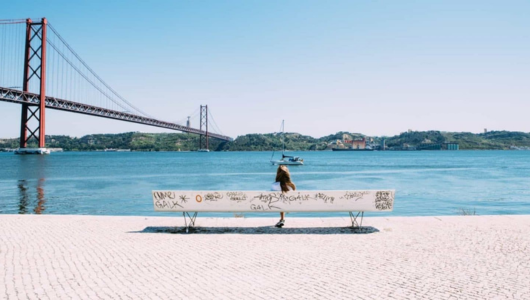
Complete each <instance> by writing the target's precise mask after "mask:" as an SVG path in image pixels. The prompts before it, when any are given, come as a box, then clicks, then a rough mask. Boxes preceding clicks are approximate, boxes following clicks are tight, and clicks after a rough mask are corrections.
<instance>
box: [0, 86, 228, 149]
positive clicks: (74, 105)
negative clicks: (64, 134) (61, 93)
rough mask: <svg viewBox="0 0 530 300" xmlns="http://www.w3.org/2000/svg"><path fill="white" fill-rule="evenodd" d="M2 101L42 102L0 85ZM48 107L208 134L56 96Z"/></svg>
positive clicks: (218, 135)
mask: <svg viewBox="0 0 530 300" xmlns="http://www.w3.org/2000/svg"><path fill="white" fill-rule="evenodd" d="M0 101H5V102H12V103H19V104H27V105H33V106H34V105H38V104H39V103H40V100H39V95H37V94H33V93H24V92H22V91H19V90H15V89H9V88H3V87H0ZM45 101H46V108H50V109H56V110H63V111H68V112H73V113H79V114H85V115H91V116H96V117H102V118H108V119H115V120H120V121H125V122H131V123H138V124H144V125H148V126H155V127H160V128H166V129H172V130H178V131H182V132H189V133H195V134H200V135H206V131H203V130H199V129H196V128H192V127H187V126H183V125H179V124H175V123H170V122H165V121H160V120H156V119H152V118H148V117H144V116H139V115H134V114H129V113H126V112H121V111H117V110H112V109H106V108H102V107H97V106H93V105H87V104H83V103H78V102H73V101H68V100H63V99H59V98H55V97H46V100H45ZM208 136H209V137H212V138H217V139H220V140H223V141H232V140H233V139H232V138H231V137H228V136H224V135H220V134H216V133H211V132H208Z"/></svg>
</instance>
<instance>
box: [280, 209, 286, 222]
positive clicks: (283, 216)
mask: <svg viewBox="0 0 530 300" xmlns="http://www.w3.org/2000/svg"><path fill="white" fill-rule="evenodd" d="M280 220H285V213H284V212H283V211H282V212H280Z"/></svg>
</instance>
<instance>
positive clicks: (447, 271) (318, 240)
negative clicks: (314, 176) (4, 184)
mask: <svg viewBox="0 0 530 300" xmlns="http://www.w3.org/2000/svg"><path fill="white" fill-rule="evenodd" d="M276 221H277V219H276V218H274V219H269V218H254V219H251V218H233V219H219V218H198V219H197V223H196V225H197V226H200V228H199V230H198V231H197V232H196V233H194V234H180V231H179V230H178V229H177V230H175V228H174V226H182V225H183V223H184V222H183V219H182V217H181V216H178V215H177V216H176V217H175V218H167V217H117V216H116V217H111V216H109V217H107V216H70V215H68V216H62V215H0V299H4V298H7V299H72V298H82V299H89V298H90V299H95V298H110V299H112V298H116V299H117V298H135V299H138V298H141V299H160V298H166V299H167V298H171V299H179V298H181V299H213V298H215V299H234V298H250V299H274V298H288V299H293V298H294V299H296V298H299V299H308V298H324V299H352V298H362V299H388V298H392V299H420V298H422V299H423V298H430V299H449V298H451V297H453V298H455V299H457V298H460V299H464V298H465V299H486V298H487V299H493V298H501V299H503V298H508V299H529V298H530V284H529V282H530V233H529V232H530V216H458V217H390V218H365V219H364V222H363V226H367V229H368V230H367V233H365V234H354V233H352V231H351V230H350V229H349V228H347V226H348V225H350V224H351V223H350V220H349V218H348V217H347V215H346V214H345V217H344V218H296V219H295V218H290V219H289V218H288V219H287V222H286V226H285V227H284V228H282V229H277V228H274V227H272V225H273V224H275V222H276ZM167 232H177V233H178V234H168V233H167Z"/></svg>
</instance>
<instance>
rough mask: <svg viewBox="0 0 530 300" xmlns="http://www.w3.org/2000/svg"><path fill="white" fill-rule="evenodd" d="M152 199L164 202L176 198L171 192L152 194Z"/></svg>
mask: <svg viewBox="0 0 530 300" xmlns="http://www.w3.org/2000/svg"><path fill="white" fill-rule="evenodd" d="M153 197H154V198H155V199H156V200H165V199H175V198H176V196H175V192H171V191H167V192H166V191H162V192H154V193H153Z"/></svg>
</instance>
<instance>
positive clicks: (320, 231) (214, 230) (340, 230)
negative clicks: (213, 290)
mask: <svg viewBox="0 0 530 300" xmlns="http://www.w3.org/2000/svg"><path fill="white" fill-rule="evenodd" d="M376 232H379V229H377V228H375V227H372V226H363V227H360V228H352V227H294V228H289V227H284V228H276V227H274V226H258V227H191V228H189V231H188V232H186V227H169V226H166V227H162V226H159V227H156V226H153V227H146V228H145V229H144V230H142V231H131V232H129V233H169V234H189V233H192V234H316V235H328V234H369V233H376Z"/></svg>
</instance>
